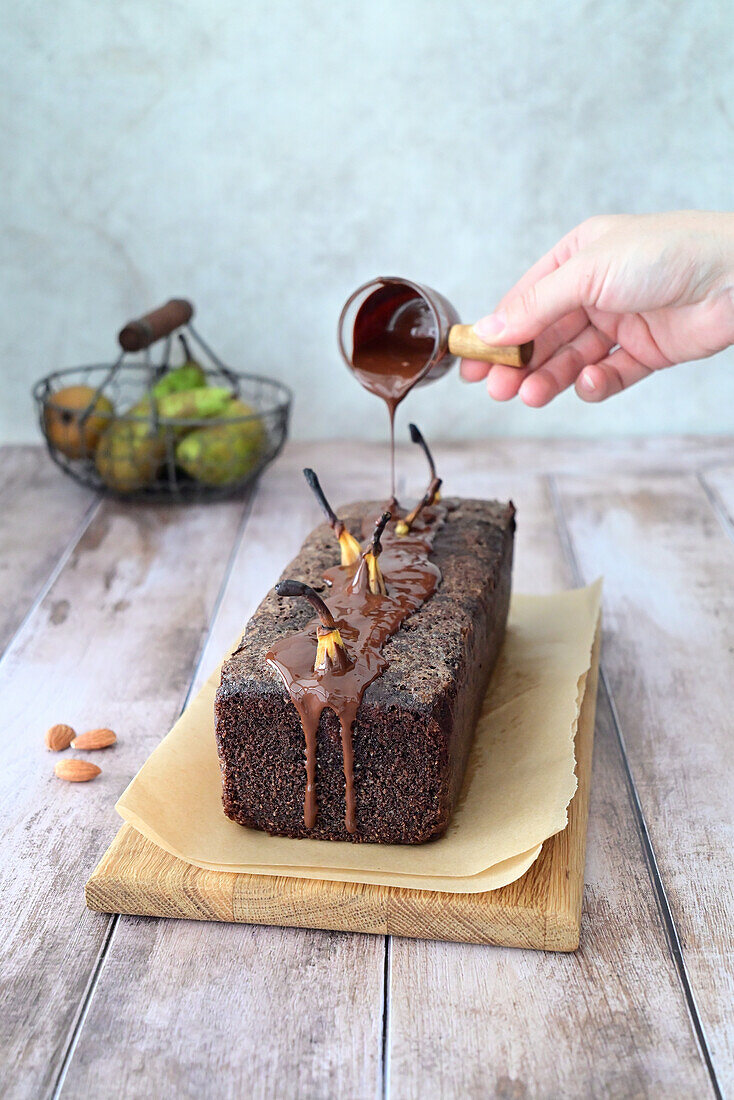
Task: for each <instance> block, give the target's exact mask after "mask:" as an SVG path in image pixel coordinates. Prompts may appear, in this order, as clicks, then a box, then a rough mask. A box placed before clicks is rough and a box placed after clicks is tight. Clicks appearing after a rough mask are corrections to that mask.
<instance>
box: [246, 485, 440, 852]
mask: <svg viewBox="0 0 734 1100" xmlns="http://www.w3.org/2000/svg"><path fill="white" fill-rule="evenodd" d="M445 515H446V510H445V508H443V507H442V506H441V505H436V506H434V507H432V508H426V509H424V511H423V512H422V513H421V515H420V517H419V518H418V520H417V521H416V523H415V525H414V528H413V529H412V530H411V532H410V534H409V535H406V536H405V537H402V538H401V537H399V536H398V535H396V534H395V525H394V522H392V523H391V524H389V525H388V527H387V528H386V530H385V533H384V535H383V538H382V553H381V555H380V559H379V561H380V567H381V569H382V573H383V576H384V578H385V582H386V584H387V595H386V596H382V595H373V594H372V593H371V592H370V590H369V587H368V584H367V578H366V569H365V561H364V558H363V559H362V560H361V561H360V562H358V563H356V564H354V565H351V566H341V565H338V566H335V567H334V568H332V569H329V570H327V571H326V572H325V574H324V578H325V580H326V581H327V582H328V583H330V586H331V587H330V588H329V593H328V596H326V595H325V603H326V605H327V607H328V608H329V610H330V611H331V614H332V615H333V617H334V619H335V621H336V625H337V627H338V630H339V633H340V635H341V638H342V641H343V643H344V648H345V649H346V653H347V658H348V661H347V663H346V667H344V668H342V669H338V670H325V671H314V663H315V657H316V650H317V629H318V620H317V619H316V618H314V619H313V620H312V622H310V623H309V624H308V626H306V627H305V628H304V629H303V630H299V631H297V632H296V633H294V634H290V635H288V636H287V637H285V638H281V639H279V640H278V641H277V642H276V643H275V644H274V645H273V647H272V649H271V650H270V651H269V652H268V654H267V661H268V663H269V664H270V665H271V666H272V667H273V668H274V669H275V670H276V671H277V672H278V673H279V675H280V676H281V678H282V680H283V683H284V685H285V687H286V690H287V691H288V693H289V695H290V697H291V699H292V701H293V704H294V705H295V707H296V709H297V711H298V714H299V715H300V719H301V725H302V727H303V733H304V738H305V743H306V796H305V800H304V822H305V825H306V828H308V829H312V828H313V827H314V825H315V823H316V815H317V808H318V807H317V796H316V734H317V730H318V726H319V720H320V718H321V714H322V712H323V710H324V709H325V708H326V707H329V708H330V709H331V710H333V711H334V713H335V714H336V716H337V718H338V719H339V725H340V729H341V741H342V755H343V760H344V783H345V792H346V815H345V827H346V829H347V832H349V833H351V834H353V833H355V832H356V830H357V822H356V799H355V793H354V768H353V750H352V730H353V727H354V722H355V719H356V717H357V711H358V709H359V705H360V702H361V700H362V695H363V693H364V691H365V688H366V687H367V686H368V685H369V684H371V683H372V681H373V680H375V679H376V678H377V677H378V676H379V675H380V674H381V673H382V672H383V671H384V669H385V668H386V667H387V661H386V659H385V658H384V657H383V655H382V646H383V644H384V643H385V641H386V640H387V639H388V638H389V637H390V636H391V635H392V634H394V633H395V631H396V630H398V628H399V627H400V625H401V623H402V622H403V621H404V620H405V619H406V618H407V617H408V615H411V614H412V613H413V612H414V611H417V610H418V608H419V607H420V606H421V605H422V604H423V603H425V601H426V600H427V599H428V598H429V597H430V596H431V595H433V593H434V591H435V590H436V587H437V586H438V584H439V582H440V580H441V574H440V571H439V569H438V568H437V566H435V565H434V564H433V563H432V562H431V561H429V560H428V559H429V554H430V549H431V544H432V542H433V539H434V536H435V534H436V532H437V531H438V529H439V528H440V526H441V525H442V523H443V521H444V518H445Z"/></svg>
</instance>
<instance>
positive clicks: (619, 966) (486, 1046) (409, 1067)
mask: <svg viewBox="0 0 734 1100" xmlns="http://www.w3.org/2000/svg"><path fill="white" fill-rule="evenodd" d="M534 466H535V467H536V468H539V469H545V468H547V466H548V461H547V455H546V451H545V447H539V448H538V450H537V454H536V458H535V462H534ZM442 468H443V469H448V473H449V481H450V484H451V485H452V486H453V485H454V484H456V485H457V488H458V491H460V492H462V493H481V492H482V490H483V491H484V494H486V495H489V494H491V493H494V492H499V493H501V492H502V491H503V487H504V492H505V493H506V494H507V495H510V494H511V495H512V497H513V499H514V500H515V502H516V504H517V507H518V554H517V568H516V572H515V585H516V587H517V588H518V589H519V590H522V591H530V590H537V589H538V588H547V587H556V588H558V587H566V586H568V585H569V584H572V583H573V580H572V576H571V572H570V569H569V565H568V563H567V562H566V560H565V557H564V554H563V551H562V547H561V543H560V541H559V536H558V532H557V527H556V523H555V519H554V512H553V506H552V501H551V498H550V494H549V489H548V485H547V482H546V481H545V480H544V479H541V478H537V477H534V476H531V475H526V476H522V475H518V474H517V473H516V472H514V471H513V472H512V473H508V472H505V473H502V472H501V471H498V470H497V468H496V467H494V466H493V465H492V464H485V463H482V462H479V461H475V460H473V461H471V462H470V463H467V464H466V465H465V467H464V472H463V473H462V470H461V468H460V464H459V463H458V462H456V463H455V462H454V460H453V458H452V460H451V462H450V463H448V464H447V463H446V462H444V463H442ZM589 579H591V574H589ZM586 881H587V885H586V895H585V903H584V917H583V921H582V930H581V948H580V950H579V951H578V953H577V954H576V955H575V956H573V957H566V956H555V955H548V956H538V955H536V954H533V953H531V952H526V951H503V950H501V949H495V948H481V947H468V946H463V945H458V944H441V943H427V942H418V941H413V940H407V939H395V940H393V941H392V951H391V955H392V958H391V987H390V1035H389V1045H388V1051H387V1056H388V1075H389V1080H390V1094H391V1095H394V1096H396V1097H398V1098H400V1100H403V1098H412V1097H416V1098H418V1097H421V1098H422V1097H424V1096H446V1097H454V1096H456V1097H458V1096H462V1097H477V1098H484V1097H489V1096H497V1097H508V1096H513V1097H514V1096H518V1097H520V1096H533V1097H557V1096H566V1097H579V1098H582V1097H583V1098H586V1097H589V1096H620V1097H627V1096H649V1095H666V1096H680V1097H683V1096H694V1095H695V1096H706V1095H708V1094H709V1093H710V1088H709V1082H708V1077H707V1072H706V1068H705V1065H704V1063H703V1060H702V1059H701V1056H700V1052H699V1050H698V1047H697V1043H696V1038H695V1035H694V1033H693V1030H692V1027H691V1024H690V1020H689V1017H688V1013H687V1008H686V1003H685V998H684V996H683V993H682V990H681V987H680V984H679V980H678V974H677V971H676V967H675V965H674V962H673V959H672V958H671V954H670V950H669V945H668V941H667V939H666V935H665V932H664V929H663V927H662V924H661V921H660V916H659V913H658V909H657V905H656V901H655V896H654V892H653V889H652V886H651V883H650V879H649V868H648V866H647V864H646V861H645V857H644V852H643V845H642V842H641V839H640V836H639V834H638V831H637V826H636V821H635V815H634V812H633V807H632V803H631V799H630V794H629V790H628V787H627V783H626V778H625V772H624V767H623V761H622V758H621V753H620V749H619V745H618V742H617V740H616V735H615V732H614V729H613V725H612V723H611V721H610V711H609V704H608V701H607V699H606V697H605V695H604V693H601V694H600V698H599V716H598V720H597V730H596V743H595V755H594V767H593V774H592V785H591V810H590V820H589V835H588V846H587V864H586Z"/></svg>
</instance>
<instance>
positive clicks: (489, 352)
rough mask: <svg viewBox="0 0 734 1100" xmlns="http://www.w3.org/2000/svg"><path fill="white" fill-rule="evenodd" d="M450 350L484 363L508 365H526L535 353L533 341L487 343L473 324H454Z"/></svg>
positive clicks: (451, 331) (451, 329) (462, 356)
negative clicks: (525, 342)
mask: <svg viewBox="0 0 734 1100" xmlns="http://www.w3.org/2000/svg"><path fill="white" fill-rule="evenodd" d="M449 351H450V352H451V354H452V355H458V356H459V357H460V358H461V359H479V360H480V361H481V362H482V363H504V364H505V365H506V366H508V367H526V366H527V365H528V363H529V362H530V357H531V356H532V354H533V341H532V340H530V341H529V343H527V344H506V345H505V346H504V347H502V346H500V345H499V344H496V345H495V344H485V342H484V340H480V339H479V337H478V336H477V334H476V332H475V331H474V329H473V328H472V326H471V325H452V326H451V328H450V329H449Z"/></svg>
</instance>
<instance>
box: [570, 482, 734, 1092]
mask: <svg viewBox="0 0 734 1100" xmlns="http://www.w3.org/2000/svg"><path fill="white" fill-rule="evenodd" d="M559 492H560V499H561V503H562V509H563V512H564V514H565V516H566V519H567V523H568V527H569V531H570V533H571V537H572V540H573V545H574V548H575V552H576V555H577V558H578V563H579V568H580V571H581V573H582V575H583V576H585V577H589V576H592V575H595V574H597V573H599V572H603V573H604V575H605V577H606V585H605V612H604V614H605V619H604V622H605V627H606V632H605V643H604V666H605V668H606V671H607V676H608V681H609V685H610V690H611V692H612V695H613V698H614V703H615V707H616V712H617V714H618V716H619V722H620V726H621V731H622V735H623V737H624V740H625V744H626V751H627V755H628V758H629V761H630V766H631V770H632V774H633V776H634V780H635V784H636V787H637V790H638V793H639V798H640V802H641V806H642V810H643V812H644V815H645V819H646V821H647V827H648V830H649V834H650V838H651V841H652V845H653V848H654V850H655V853H656V857H657V863H658V867H659V870H660V875H661V878H662V882H663V885H664V887H665V890H666V893H667V897H668V901H669V904H670V907H671V911H672V914H673V917H674V920H675V923H676V926H677V929H678V935H679V937H680V943H681V949H682V952H683V958H684V961H685V965H686V968H687V971H688V975H689V978H690V984H691V988H692V991H693V996H694V997H695V1000H696V1003H697V1006H698V1011H699V1013H700V1017H701V1021H702V1024H703V1029H704V1032H705V1035H706V1037H707V1040H708V1043H709V1045H710V1049H711V1056H712V1060H713V1064H714V1067H715V1069H716V1071H717V1073H718V1075H719V1078H720V1081H721V1084H722V1088H723V1090H724V1091H726V1089H727V1087H734V1023H733V1021H732V1013H731V1006H732V1004H733V1003H734V951H733V950H732V936H731V929H732V925H733V923H734V861H733V859H732V852H733V851H734V824H733V822H732V814H731V808H732V804H734V792H733V791H732V782H731V768H730V767H729V766H728V761H729V759H730V757H731V745H732V736H733V735H734V723H733V722H732V710H731V686H732V683H734V657H733V654H734V588H733V587H732V581H731V578H732V569H733V567H734V546H733V545H732V542H731V539H730V538H729V537H727V534H726V533H725V531H724V530H723V528H722V526H721V523H720V521H719V518H718V517H717V515H716V514H715V512H714V510H713V509H712V508H711V506H710V503H709V501H708V500H707V499H706V496H705V494H704V492H703V491H702V489H701V486H700V484H699V482H698V480H697V479H696V477H694V476H692V475H686V476H678V477H668V478H663V477H660V478H656V479H650V478H646V477H633V476H631V475H630V476H619V477H617V478H615V480H614V482H613V483H611V484H610V482H609V481H608V480H607V479H602V478H597V477H594V478H583V479H580V478H579V479H566V478H564V479H562V480H561V481H560V482H559Z"/></svg>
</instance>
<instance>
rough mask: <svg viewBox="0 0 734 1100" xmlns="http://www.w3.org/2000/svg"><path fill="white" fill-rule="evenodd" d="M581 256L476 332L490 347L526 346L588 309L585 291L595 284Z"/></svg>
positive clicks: (478, 326) (529, 289)
mask: <svg viewBox="0 0 734 1100" xmlns="http://www.w3.org/2000/svg"><path fill="white" fill-rule="evenodd" d="M587 266H588V262H585V261H584V260H583V259H582V258H581V257H580V255H579V254H577V255H575V256H572V257H571V259H570V260H568V262H567V263H565V264H562V266H561V267H559V268H557V269H556V270H555V271H551V272H550V274H549V275H545V276H544V277H543V278H541V279H539V280H538V282H536V283H533V284H532V285H530V286H527V287H526V288H525V289H524V290H523V291H522V292H521V293H520V294H516V295H515V296H514V297H512V298H510V299H509V300H508V301H507V302H506V304H505V305H504V306H503V307H502V308H500V309H498V310H497V312H496V313H492V314H490V315H489V316H488V317H482V318H481V320H479V321H477V322H476V324H475V325H474V331H475V332H476V333H477V335H478V336H479V337H480V338H481V339H482V340H485V341H486V342H487V343H488V344H523V343H525V341H527V340H534V339H535V338H536V337H538V336H540V334H541V333H542V332H543V331H544V330H545V329H547V328H548V326H549V325H552V324H554V323H555V322H557V321H560V320H561V318H562V317H565V316H566V314H569V313H574V312H575V311H577V310H579V309H580V308H582V307H583V306H584V305H586V302H585V301H584V298H585V289H586V288H587V287H588V285H589V284H590V282H591V281H592V279H591V276H590V273H589V272H587V271H586V270H585V269H586V267H587Z"/></svg>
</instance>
